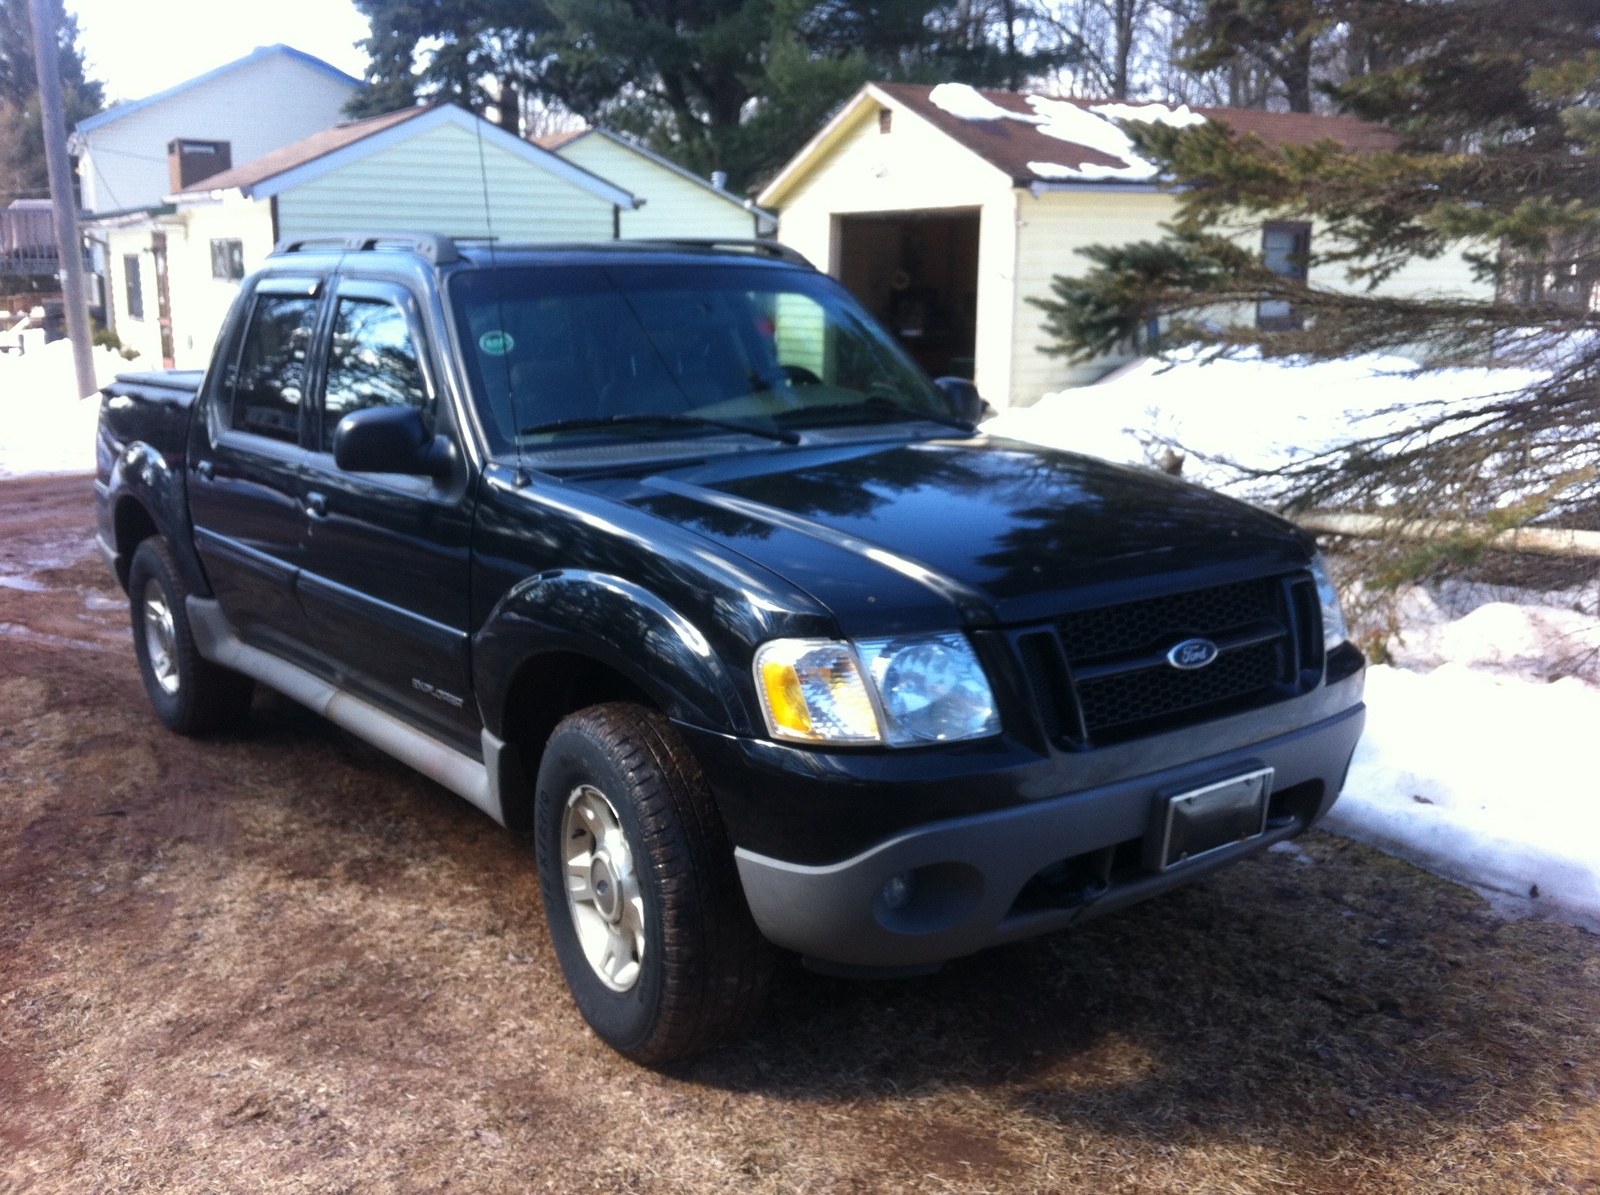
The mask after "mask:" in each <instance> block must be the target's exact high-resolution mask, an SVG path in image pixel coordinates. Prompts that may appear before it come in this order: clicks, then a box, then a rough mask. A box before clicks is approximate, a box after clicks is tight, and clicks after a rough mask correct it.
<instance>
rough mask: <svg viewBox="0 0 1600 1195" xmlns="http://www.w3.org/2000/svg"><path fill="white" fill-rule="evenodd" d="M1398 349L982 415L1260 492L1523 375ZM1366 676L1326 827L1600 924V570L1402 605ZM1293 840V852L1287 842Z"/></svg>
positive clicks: (1124, 380)
mask: <svg viewBox="0 0 1600 1195" xmlns="http://www.w3.org/2000/svg"><path fill="white" fill-rule="evenodd" d="M1414 370H1415V366H1414V365H1413V363H1412V362H1410V361H1408V360H1406V359H1404V358H1401V357H1389V356H1368V357H1361V358H1357V359H1354V360H1348V361H1335V362H1328V363H1325V364H1318V365H1312V366H1296V365H1295V364H1293V363H1289V362H1280V361H1262V360H1260V359H1259V358H1258V357H1250V358H1245V359H1241V360H1219V361H1216V362H1213V363H1211V364H1201V363H1200V361H1199V360H1198V359H1197V357H1196V356H1195V355H1194V354H1182V355H1177V356H1175V358H1174V360H1173V361H1172V362H1170V363H1169V362H1162V361H1155V360H1150V361H1143V362H1139V363H1137V364H1134V365H1132V366H1130V367H1128V368H1126V369H1124V370H1122V371H1119V373H1118V374H1117V375H1114V376H1113V377H1112V378H1111V379H1110V380H1109V381H1107V382H1105V383H1102V384H1101V385H1097V386H1089V387H1084V388H1082V389H1077V390H1067V391H1063V392H1061V393H1059V394H1050V395H1046V396H1045V397H1044V398H1043V399H1041V400H1040V401H1039V403H1038V404H1037V405H1035V406H1033V407H1027V408H1021V409H1013V410H1009V411H1005V412H1003V413H1002V414H1000V415H998V416H997V417H995V418H994V419H991V420H989V421H988V422H987V423H985V424H984V430H985V431H987V432H989V433H990V434H993V435H1004V436H1010V437H1014V438H1016V439H1019V440H1029V441H1033V442H1035V443H1042V444H1046V445H1050V446H1052V447H1058V448H1066V449H1071V450H1074V451H1078V452H1086V453H1089V454H1091V455H1095V456H1101V457H1105V458H1107V459H1109V460H1113V461H1120V462H1126V463H1132V464H1143V465H1155V464H1159V463H1161V462H1162V460H1163V457H1164V455H1165V454H1167V453H1168V452H1169V451H1171V445H1173V444H1181V445H1183V446H1184V447H1185V448H1188V449H1194V450H1198V451H1199V452H1201V453H1203V454H1204V455H1205V456H1207V457H1210V458H1213V459H1210V460H1196V459H1195V458H1194V457H1190V459H1188V460H1187V461H1185V462H1184V465H1183V476H1184V477H1185V478H1188V479H1189V480H1193V481H1199V482H1201V483H1202V484H1205V485H1209V486H1212V487H1213V488H1217V489H1222V490H1226V491H1228V492H1231V493H1234V494H1237V495H1239V496H1244V497H1248V496H1250V495H1251V494H1252V493H1253V492H1257V491H1259V485H1258V483H1254V482H1252V481H1250V480H1249V479H1248V478H1247V477H1245V476H1243V475H1242V474H1241V471H1240V470H1239V469H1238V468H1237V467H1236V466H1237V465H1240V464H1242V465H1245V466H1250V467H1255V468H1271V467H1275V466H1279V465H1282V464H1286V463H1289V462H1292V461H1295V460H1301V459H1304V458H1305V457H1306V456H1308V455H1310V454H1312V453H1315V452H1318V451H1321V450H1322V449H1324V448H1327V447H1329V446H1332V445H1334V444H1337V443H1339V442H1341V441H1342V440H1344V439H1346V438H1348V437H1350V436H1351V435H1354V434H1360V433H1361V432H1362V431H1369V432H1370V431H1371V430H1373V429H1375V428H1378V427H1382V426H1386V425H1387V424H1388V423H1389V421H1391V420H1394V419H1396V418H1398V416H1397V415H1396V413H1395V409H1396V408H1397V407H1400V406H1404V405H1411V404H1418V403H1440V404H1462V403H1466V402H1470V401H1471V400H1473V399H1476V398H1479V397H1482V396H1485V395H1490V394H1495V393H1499V392H1504V391H1507V390H1513V389H1518V388H1520V387H1521V386H1523V385H1524V384H1526V382H1528V381H1529V380H1531V379H1532V378H1533V376H1534V374H1533V373H1532V371H1529V370H1510V369H1499V370H1490V369H1457V370H1448V371H1443V372H1441V373H1435V374H1424V375H1418V374H1416V373H1415V372H1414ZM1391 660H1392V663H1390V664H1386V665H1381V666H1376V667H1373V668H1371V669H1369V670H1368V673H1367V729H1366V734H1365V736H1364V737H1363V739H1362V741H1361V746H1360V747H1359V748H1358V749H1357V751H1356V756H1355V759H1354V761H1353V763H1352V765H1351V769H1350V776H1349V779H1348V781H1347V783H1346V785H1345V789H1344V795H1343V796H1342V797H1341V798H1340V800H1339V802H1338V804H1337V805H1335V806H1334V810H1333V813H1332V814H1331V815H1330V817H1329V819H1328V822H1327V825H1328V827H1329V828H1330V829H1333V830H1335V831H1337V832H1339V833H1342V834H1346V835H1348V836H1350V837H1352V838H1356V839H1360V840H1362V841H1365V842H1370V843H1372V844H1374V845H1376V846H1379V847H1381V848H1383V849H1384V850H1387V851H1390V852H1391V853H1393V854H1396V855H1399V856H1401V857H1403V858H1406V859H1409V860H1411V861H1412V862H1415V863H1417V864H1419V865H1420V866H1423V867H1426V868H1427V869H1428V870H1430V871H1433V872H1436V873H1438V874H1440V875H1443V876H1446V877H1449V878H1451V879H1454V880H1457V881H1459V882H1461V883H1465V884H1470V885H1472V886H1474V887H1476V888H1478V889H1479V890H1480V891H1482V892H1483V893H1484V894H1485V895H1486V896H1488V897H1489V898H1490V899H1491V902H1492V904H1493V905H1494V907H1495V908H1496V909H1497V910H1499V911H1500V912H1502V913H1505V914H1507V915H1526V914H1530V913H1531V914H1534V915H1542V916H1549V917H1552V918H1556V919H1559V920H1562V921H1567V922H1571V923H1573V924H1576V925H1582V926H1586V927H1588V928H1590V929H1592V930H1596V931H1600V778H1597V771H1600V769H1597V767H1596V763H1595V751H1594V749H1593V743H1594V742H1595V735H1596V733H1597V731H1600V578H1597V579H1596V580H1594V581H1591V582H1590V583H1589V584H1588V585H1585V586H1581V587H1578V588H1575V589H1570V590H1565V591H1561V592H1538V591H1532V590H1527V589H1517V588H1512V587H1509V586H1489V585H1484V584H1476V583H1467V582H1459V581H1456V582H1449V583H1447V584H1445V585H1443V586H1440V587H1435V588H1429V589H1424V588H1417V589H1415V590H1413V591H1411V592H1410V593H1408V594H1406V595H1405V596H1404V598H1403V600H1402V601H1401V602H1400V604H1399V608H1398V635H1397V637H1396V638H1395V639H1394V640H1393V642H1392V646H1391ZM1285 853H1287V852H1285Z"/></svg>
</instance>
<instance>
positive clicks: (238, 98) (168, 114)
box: [72, 45, 361, 212]
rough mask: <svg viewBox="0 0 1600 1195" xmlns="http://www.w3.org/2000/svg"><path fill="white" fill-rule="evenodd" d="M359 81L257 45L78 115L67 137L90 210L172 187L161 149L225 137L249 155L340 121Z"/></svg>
mask: <svg viewBox="0 0 1600 1195" xmlns="http://www.w3.org/2000/svg"><path fill="white" fill-rule="evenodd" d="M360 87H361V82H360V80H358V79H353V78H351V77H350V76H349V75H347V74H345V73H344V72H343V71H341V70H338V69H336V68H335V67H332V66H329V65H328V64H327V63H326V62H323V61H322V59H320V58H313V57H312V56H311V55H310V54H305V53H302V52H301V51H299V50H296V49H293V48H291V47H289V46H281V45H279V46H263V47H261V48H260V49H258V50H256V51H255V52H253V53H251V54H248V55H246V56H245V57H244V58H241V59H239V60H238V61H236V62H230V63H228V64H227V65H226V66H219V67H218V68H217V69H216V70H213V71H208V72H207V73H206V74H203V75H199V76H197V77H196V78H193V79H190V80H188V81H187V82H184V83H180V84H178V85H177V86H176V87H172V88H169V89H168V90H166V91H163V92H160V93H158V94H156V95H152V96H147V97H146V98H145V99H142V100H133V101H130V102H129V103H126V104H118V105H116V106H115V107H112V108H108V109H106V110H105V111H104V112H101V113H99V114H98V115H96V116H91V117H89V118H88V119H87V120H84V121H81V122H80V123H79V124H78V126H77V128H76V129H75V130H74V131H73V135H72V150H73V152H74V153H75V154H77V156H78V169H79V173H80V176H81V177H82V180H83V206H84V208H85V210H87V211H89V212H114V211H127V210H129V209H131V208H141V207H149V206H152V205H155V204H159V203H160V202H161V200H162V197H163V196H166V195H170V194H172V192H173V191H175V190H177V189H178V188H176V187H174V186H173V185H172V182H171V178H170V174H169V169H168V159H167V147H168V145H169V144H170V143H171V142H173V141H175V140H180V139H182V140H192V141H200V142H226V143H228V145H229V147H230V150H231V153H230V158H231V162H230V163H229V164H230V165H231V164H232V162H248V161H250V160H251V159H253V158H259V157H260V156H261V155H262V154H265V153H270V152H271V151H273V150H275V149H278V148H279V147H281V146H284V145H288V144H289V143H290V142H291V141H298V140H300V138H302V137H309V136H310V135H311V134H312V133H315V132H317V131H318V130H319V129H325V128H327V127H328V126H329V125H331V124H333V123H335V122H336V121H338V120H339V119H341V116H342V113H343V111H344V106H345V104H346V103H347V102H348V101H349V99H350V97H351V96H352V95H354V94H355V92H356V91H357V90H358V89H359V88H360Z"/></svg>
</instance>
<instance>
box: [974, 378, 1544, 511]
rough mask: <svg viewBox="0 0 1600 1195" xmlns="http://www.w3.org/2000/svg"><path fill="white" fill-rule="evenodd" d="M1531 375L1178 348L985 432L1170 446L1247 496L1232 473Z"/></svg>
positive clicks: (1091, 447)
mask: <svg viewBox="0 0 1600 1195" xmlns="http://www.w3.org/2000/svg"><path fill="white" fill-rule="evenodd" d="M1536 376H1537V374H1536V373H1535V371H1533V370H1527V369H1450V370H1443V371H1440V372H1438V373H1428V374H1418V373H1417V372H1416V364H1415V363H1414V362H1412V361H1410V360H1407V359H1406V358H1404V357H1397V356H1388V355H1380V354H1372V355H1369V356H1364V357H1356V358H1352V359H1349V360H1345V361H1329V362H1322V363H1319V364H1316V365H1298V364H1296V363H1294V362H1292V361H1281V360H1270V361H1264V360H1262V359H1261V358H1260V356H1259V355H1257V354H1251V355H1249V356H1245V357H1240V358H1238V359H1233V358H1228V359H1222V360H1215V361H1210V362H1205V361H1203V359H1202V358H1201V357H1200V356H1199V355H1198V354H1197V353H1196V352H1193V351H1185V352H1181V353H1175V354H1174V355H1173V356H1172V358H1171V360H1170V361H1162V360H1160V359H1156V358H1148V359H1145V360H1142V361H1139V362H1136V363H1134V364H1132V365H1130V366H1128V367H1127V368H1125V369H1123V370H1120V371H1118V372H1117V373H1116V374H1114V375H1113V376H1112V377H1111V378H1109V379H1107V380H1106V381H1104V382H1101V383H1100V384H1099V385H1096V386H1084V387H1079V388H1077V389H1073V390H1063V391H1060V392H1058V393H1054V394H1046V395H1044V397H1042V398H1041V399H1040V400H1039V401H1038V402H1037V403H1036V404H1034V405H1033V406H1031V407H1018V408H1012V409H1011V410H1008V411H1004V412H1002V413H1001V414H999V415H998V416H996V417H995V418H994V419H991V420H989V421H988V422H987V423H986V424H985V425H984V430H985V431H988V432H990V433H992V434H995V435H1002V436H1013V437H1015V438H1017V439H1019V440H1029V441H1032V442H1034V443H1038V444H1048V445H1050V446H1052V447H1056V448H1070V449H1072V450H1074V451H1077V452H1087V453H1089V454H1091V455H1093V456H1100V457H1105V458H1106V459H1107V460H1115V461H1128V462H1133V463H1137V464H1154V463H1156V462H1157V461H1158V460H1160V459H1161V457H1162V455H1163V454H1164V453H1165V452H1167V451H1168V448H1169V446H1170V445H1172V444H1181V445H1182V446H1183V447H1184V448H1185V449H1188V450H1191V451H1192V452H1194V453H1195V454H1197V456H1198V457H1199V458H1212V459H1210V460H1207V459H1197V458H1195V457H1191V459H1189V460H1188V461H1186V462H1185V464H1184V469H1183V476H1184V477H1186V478H1188V479H1189V480H1191V481H1198V482H1200V483H1201V484H1202V485H1208V486H1211V487H1213V488H1215V489H1221V490H1225V491H1227V492H1230V493H1234V494H1238V495H1240V496H1248V495H1249V494H1250V493H1251V492H1252V491H1253V490H1255V489H1257V488H1258V487H1255V486H1253V485H1252V484H1251V483H1250V482H1248V481H1246V480H1244V479H1242V477H1241V474H1240V470H1239V469H1238V468H1236V467H1234V466H1235V465H1242V466H1245V467H1247V468H1273V467H1276V466H1280V465H1284V464H1289V463H1292V462H1294V461H1297V460H1303V459H1305V458H1306V457H1309V456H1312V455H1314V454H1316V453H1318V452H1321V451H1324V450H1326V449H1328V448H1330V447H1332V446H1334V445H1335V444H1338V443H1340V442H1341V441H1343V440H1345V439H1346V438H1348V437H1350V436H1353V435H1370V434H1375V433H1377V432H1378V431H1380V430H1383V429H1385V428H1387V427H1389V426H1392V424H1393V422H1394V420H1395V414H1394V409H1395V408H1396V407H1399V406H1405V405H1414V404H1419V403H1461V402H1463V401H1464V400H1470V399H1472V398H1477V397H1481V396H1486V395H1490V394H1496V393H1501V392H1504V391H1508V390H1516V389H1520V388H1522V387H1523V386H1524V385H1526V384H1527V383H1528V382H1529V381H1531V380H1533V379H1534V378H1535V377H1536Z"/></svg>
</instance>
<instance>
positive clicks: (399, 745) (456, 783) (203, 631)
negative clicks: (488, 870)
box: [187, 597, 506, 825]
mask: <svg viewBox="0 0 1600 1195" xmlns="http://www.w3.org/2000/svg"><path fill="white" fill-rule="evenodd" d="M187 605H188V610H189V625H190V628H191V629H192V630H193V632H194V639H195V644H196V646H197V647H199V649H200V654H201V655H203V656H204V657H205V658H206V659H208V660H210V661H211V662H212V663H213V664H221V665H222V666H223V667H225V668H232V669H233V670H234V671H235V672H242V673H244V674H245V675H246V676H249V677H251V678H253V679H254V680H258V681H260V682H261V683H262V684H264V685H267V686H268V687H269V688H273V689H276V690H277V691H278V692H280V693H282V694H283V695H284V696H286V697H291V698H293V699H294V700H295V701H298V702H299V703H300V704H301V705H304V706H306V707H307V708H309V709H310V710H312V711H313V712H315V713H318V714H321V715H322V716H323V717H324V718H326V719H328V721H330V722H332V723H334V724H335V725H337V726H342V727H343V728H344V729H345V730H348V731H349V732H350V733H351V734H353V735H355V736H356V737H357V738H359V739H364V740H365V741H367V742H369V743H371V744H372V745H373V746H374V747H376V748H378V750H380V751H383V752H385V753H386V754H388V755H392V756H394V757H395V758H396V759H398V760H399V761H400V762H401V763H403V764H406V765H407V766H408V767H411V768H415V769H416V770H417V771H419V772H421V773H422V774H423V775H424V776H427V777H428V778H429V779H431V780H436V781H438V782H439V783H440V784H442V785H444V786H445V787H446V788H448V789H449V790H450V791H451V792H453V793H456V794H457V795H458V796H461V797H464V798H465V799H466V800H468V801H470V802H471V803H472V804H474V805H476V806H477V807H478V808H479V809H481V810H483V812H485V813H487V814H488V815H489V816H490V817H492V818H494V820H495V821H497V822H499V823H500V824H501V825H505V820H506V819H505V812H504V810H503V808H502V805H501V800H500V782H499V780H500V776H499V763H500V752H501V750H502V749H503V748H504V746H505V744H504V743H503V742H501V740H499V739H498V738H496V737H495V736H494V735H492V734H490V733H489V732H488V731H484V732H483V759H482V760H481V761H480V760H476V759H473V758H472V757H471V756H469V755H464V754H462V753H461V752H459V751H457V750H455V749H454V748H453V747H449V746H447V745H446V744H444V743H441V742H439V740H437V739H435V738H433V737H432V736H431V735H428V734H425V733H423V732H422V731H420V730H418V729H417V728H416V727H414V726H412V725H410V724H409V723H406V722H403V721H401V720H400V719H399V718H396V717H395V716H394V715H393V714H391V713H389V712H387V711H386V710H382V709H379V708H378V707H377V706H375V705H373V704H372V703H371V702H368V701H363V700H362V699H361V698H359V697H356V696H354V695H353V694H350V693H346V692H345V691H344V690H342V689H339V688H337V687H335V686H334V685H331V684H329V683H328V682H327V681H325V680H323V679H322V678H321V677H318V676H315V675H313V674H312V673H310V672H307V671H306V670H305V669H304V668H301V667H299V666H298V665H296V664H291V663H289V662H288V661H287V660H284V659H281V658H279V657H278V656H275V655H273V654H272V653H270V652H266V651H262V650H261V649H260V648H259V647H252V646H250V645H249V644H248V643H245V642H243V641H241V640H240V639H239V637H238V636H237V635H235V634H234V633H233V628H232V627H231V626H230V625H229V624H228V620H227V617H226V616H225V615H224V614H223V613H222V608H221V607H220V606H219V605H217V603H216V601H215V600H213V599H210V598H198V597H191V598H189V599H188V603H187Z"/></svg>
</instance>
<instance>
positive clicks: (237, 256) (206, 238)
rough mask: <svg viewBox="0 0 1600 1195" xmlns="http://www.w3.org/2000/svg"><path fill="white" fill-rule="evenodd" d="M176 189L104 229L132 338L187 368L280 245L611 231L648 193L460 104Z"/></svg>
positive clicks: (330, 131)
mask: <svg viewBox="0 0 1600 1195" xmlns="http://www.w3.org/2000/svg"><path fill="white" fill-rule="evenodd" d="M168 199H169V200H170V202H168V203H167V204H165V205H164V206H161V207H158V208H155V209H152V210H150V211H148V212H143V213H135V214H131V215H127V216H113V217H110V218H106V219H102V220H101V221H99V222H98V227H100V228H102V229H103V230H104V232H105V235H106V236H107V238H108V240H109V243H110V246H111V268H112V274H111V276H112V280H113V282H112V287H111V291H112V300H113V303H114V304H115V307H114V310H115V317H116V326H117V328H118V334H119V335H120V336H121V338H122V340H123V342H124V343H125V344H128V345H130V346H131V347H133V348H136V349H138V350H139V352H140V353H141V355H143V356H145V357H146V358H147V359H149V360H151V362H152V363H156V362H159V361H162V360H166V361H170V362H172V363H174V364H175V365H176V366H177V367H179V368H200V367H202V366H203V365H205V363H206V362H207V361H208V360H209V358H210V352H211V347H212V343H213V342H214V340H215V338H216V334H217V332H218V330H219V329H220V327H221V324H222V320H223V317H224V316H225V315H226V314H227V310H228V306H229V304H230V303H231V302H232V300H233V296H234V294H235V293H237V290H238V279H239V278H241V277H243V275H244V274H245V273H248V272H249V271H250V270H252V269H254V268H255V267H256V266H258V265H260V264H261V262H262V261H263V260H265V258H266V257H267V255H268V254H269V253H270V252H271V251H272V247H273V245H274V244H275V243H276V242H278V241H281V240H288V239H294V238H300V237H311V236H317V235H321V234H326V233H337V232H346V231H350V230H352V229H361V230H364V231H372V232H409V231H419V230H420V231H430V232H442V233H446V234H448V235H452V236H460V237H487V236H494V237H498V238H500V239H503V240H515V241H571V240H601V239H609V238H611V237H613V236H615V235H616V230H617V228H618V225H619V222H620V218H621V213H622V212H624V211H632V210H633V209H634V208H636V207H637V206H638V204H639V202H640V201H639V200H638V199H637V198H635V196H634V195H633V194H632V193H631V192H629V191H627V190H625V189H624V188H622V187H619V186H616V185H615V184H613V183H611V182H608V181H607V180H605V179H602V178H599V177H597V176H596V175H594V174H591V173H590V172H589V171H587V170H585V169H583V168H582V167H580V166H577V165H574V164H573V163H571V162H568V161H566V160H565V159H563V158H561V157H558V156H557V155H555V154H553V153H551V152H549V151H548V150H544V149H541V148H539V147H538V146H536V145H532V144H529V143H528V142H526V141H522V140H520V139H518V138H516V137H513V136H511V135H510V134H509V133H507V132H505V131H504V130H503V129H501V128H500V127H499V126H497V125H494V124H491V123H489V122H488V121H485V120H482V119H480V118H479V117H476V116H474V115H472V114H471V113H469V112H466V111H464V110H463V109H461V108H457V107H454V106H453V105H449V104H439V105H434V106H432V107H426V108H406V109H402V110H400V111H398V112H390V113H386V114H385V115H383V116H375V117H371V118H369V119H367V120H359V121H349V122H346V123H344V124H338V125H335V126H333V127H332V128H327V129H323V130H322V131H321V132H318V133H316V134H314V135H312V136H310V137H307V138H304V139H303V140H301V141H297V142H295V143H294V144H292V145H287V146H284V147H282V148H280V149H278V150H275V151H273V152H272V153H269V154H266V155H264V156H263V157H260V158H258V159H256V160H255V161H252V162H246V163H244V164H243V165H240V166H236V167H234V168H233V169H231V170H227V171H224V172H223V173H221V174H218V175H214V176H212V177H210V178H207V179H205V180H203V181H202V182H201V183H199V184H198V185H196V186H193V187H190V188H189V189H187V190H181V191H179V192H178V193H177V194H174V195H170V196H169V197H168ZM130 259H132V260H130ZM133 261H137V262H138V263H139V264H138V265H136V266H133V265H132V263H133ZM130 266H132V269H130V268H129V267H130ZM163 274H164V275H165V277H164V278H163ZM130 296H131V297H132V300H133V301H132V302H130ZM139 308H142V310H139ZM163 310H164V311H165V317H164V318H166V319H167V320H168V321H169V325H170V342H169V343H166V344H163V341H162V335H161V334H162V330H163V329H162V323H161V321H162V318H163V315H162V312H163Z"/></svg>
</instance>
